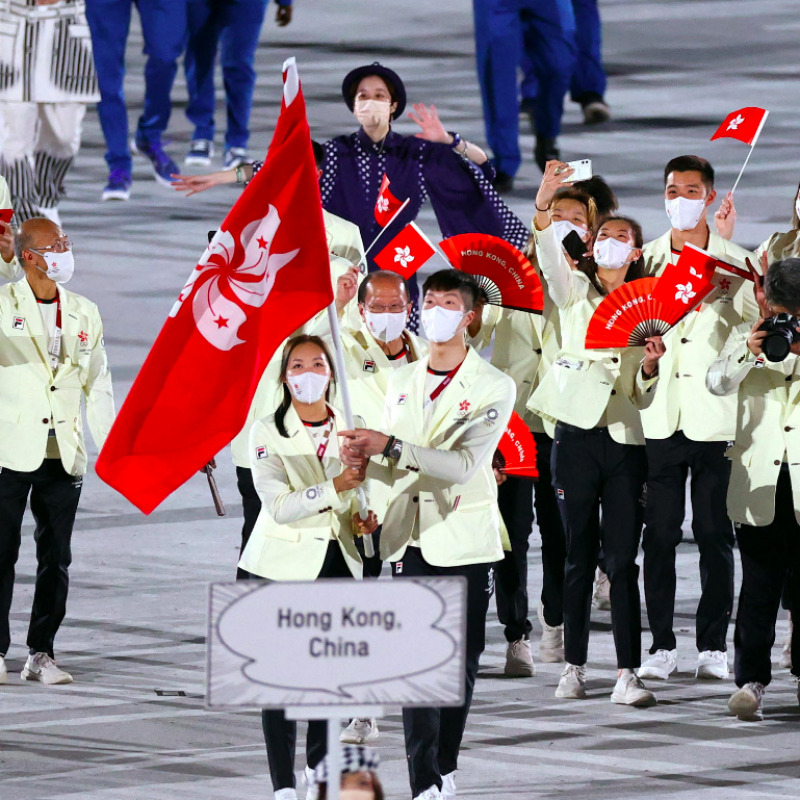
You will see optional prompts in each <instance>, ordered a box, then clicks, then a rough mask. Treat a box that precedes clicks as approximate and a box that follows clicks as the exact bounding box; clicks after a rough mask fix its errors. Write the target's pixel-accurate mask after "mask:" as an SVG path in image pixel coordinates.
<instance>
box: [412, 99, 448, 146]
mask: <svg viewBox="0 0 800 800" xmlns="http://www.w3.org/2000/svg"><path fill="white" fill-rule="evenodd" d="M408 118H409V119H410V120H412V122H416V123H417V125H419V126H420V128H422V131H421V132H420V133H418V134H416V136H417V138H418V139H426V140H427V141H429V142H442V143H443V144H451V143H452V141H453V137H452V136H451V135H450V134H449V133H448V132H447V131H446V130H445V129H444V125H442V121H441V120H440V119H439V113H438V112H437V111H436V106H435V105H433V104H431V106H430V107H428V106H426V105H425V104H424V103H414V111H409V113H408Z"/></svg>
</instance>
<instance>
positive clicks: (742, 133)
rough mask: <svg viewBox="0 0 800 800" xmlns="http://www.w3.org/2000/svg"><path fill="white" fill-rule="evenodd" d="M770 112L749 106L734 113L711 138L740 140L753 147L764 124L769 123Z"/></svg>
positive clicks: (729, 115)
mask: <svg viewBox="0 0 800 800" xmlns="http://www.w3.org/2000/svg"><path fill="white" fill-rule="evenodd" d="M767 116H769V111H767V109H765V108H758V107H757V106H748V107H747V108H740V109H738V110H736V111H732V112H731V113H730V114H728V116H727V117H725V119H724V120H723V122H722V125H720V126H719V128H717V131H716V133H715V134H714V135H713V136H712V137H711V141H712V142H713V141H714V139H738V141H740V142H744V143H745V144H749V145H750V146H751V147H752V146H753V145H754V144H755V143H756V140H757V139H758V136H759V134H760V133H761V129H762V128H763V127H764V123H765V122H766V121H767Z"/></svg>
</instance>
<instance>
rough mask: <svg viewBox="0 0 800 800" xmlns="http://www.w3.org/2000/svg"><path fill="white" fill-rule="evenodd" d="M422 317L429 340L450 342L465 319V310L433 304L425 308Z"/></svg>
mask: <svg viewBox="0 0 800 800" xmlns="http://www.w3.org/2000/svg"><path fill="white" fill-rule="evenodd" d="M420 317H421V319H422V328H423V330H424V331H425V335H426V336H427V337H428V341H431V342H436V343H441V342H449V341H450V340H451V339H452V338H453V337H454V336H455V335H456V332H457V331H458V326H459V325H460V324H461V320H462V319H464V312H463V311H456V310H455V309H454V308H442V307H441V306H431V307H430V308H423V309H422V313H421V314H420Z"/></svg>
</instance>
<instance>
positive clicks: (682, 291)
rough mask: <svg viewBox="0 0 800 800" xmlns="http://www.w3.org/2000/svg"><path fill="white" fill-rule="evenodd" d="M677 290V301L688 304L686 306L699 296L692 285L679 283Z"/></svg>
mask: <svg viewBox="0 0 800 800" xmlns="http://www.w3.org/2000/svg"><path fill="white" fill-rule="evenodd" d="M675 288H676V289H677V291H676V292H675V299H676V300H681V301H682V302H684V303H686V305H689V301H690V300H691V299H692V298H693V297H694V296H695V295H696V294H697V292H695V291H693V290H692V284H691V283H686V284H683V283H679V284H678V285H677V286H676V287H675Z"/></svg>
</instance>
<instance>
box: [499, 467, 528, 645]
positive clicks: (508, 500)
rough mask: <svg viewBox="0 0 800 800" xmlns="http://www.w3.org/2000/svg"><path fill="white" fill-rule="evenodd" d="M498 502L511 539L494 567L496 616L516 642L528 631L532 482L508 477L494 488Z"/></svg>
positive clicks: (509, 638)
mask: <svg viewBox="0 0 800 800" xmlns="http://www.w3.org/2000/svg"><path fill="white" fill-rule="evenodd" d="M497 505H498V506H499V508H500V513H501V514H502V516H503V522H505V524H506V530H508V538H509V540H510V541H511V551H510V552H506V553H504V554H503V560H502V561H498V562H497V564H496V567H495V573H496V580H495V590H496V594H495V601H496V602H497V617H498V619H499V620H500V622H501V624H502V625H503V626H504V627H505V634H506V640H507V641H509V642H516V641H517V640H518V639H522V638H523V637H527V635H528V634H529V633H530V632H531V622H530V620H529V619H528V538H529V537H530V535H531V530H532V528H533V481H532V480H531V479H530V478H515V477H508V478H506V480H505V482H504V483H501V484H500V486H498V487H497Z"/></svg>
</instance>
